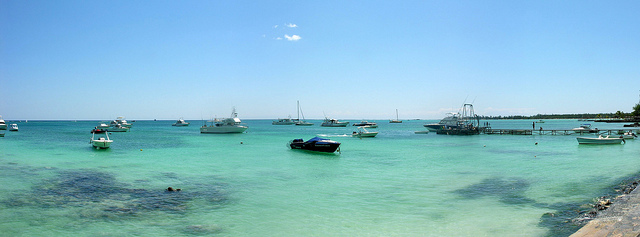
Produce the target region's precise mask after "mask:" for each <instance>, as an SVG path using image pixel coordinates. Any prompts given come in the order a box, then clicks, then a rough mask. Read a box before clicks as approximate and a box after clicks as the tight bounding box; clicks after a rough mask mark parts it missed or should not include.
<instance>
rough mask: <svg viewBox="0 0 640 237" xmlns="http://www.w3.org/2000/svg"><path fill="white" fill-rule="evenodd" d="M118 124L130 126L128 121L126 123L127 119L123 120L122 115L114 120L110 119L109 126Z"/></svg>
mask: <svg viewBox="0 0 640 237" xmlns="http://www.w3.org/2000/svg"><path fill="white" fill-rule="evenodd" d="M118 124H120V126H122V127H125V128H131V125H132V124H130V123H127V120H124V117H122V116H119V117H118V118H116V120H113V121H111V124H110V125H111V127H115V126H116V125H118Z"/></svg>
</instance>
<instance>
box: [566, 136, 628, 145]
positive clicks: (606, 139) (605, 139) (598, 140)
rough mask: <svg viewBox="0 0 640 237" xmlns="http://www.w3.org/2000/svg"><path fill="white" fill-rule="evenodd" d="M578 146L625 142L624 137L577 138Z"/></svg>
mask: <svg viewBox="0 0 640 237" xmlns="http://www.w3.org/2000/svg"><path fill="white" fill-rule="evenodd" d="M576 139H577V140H578V144H620V143H623V142H625V141H624V139H623V138H622V137H609V136H606V137H603V136H598V137H576Z"/></svg>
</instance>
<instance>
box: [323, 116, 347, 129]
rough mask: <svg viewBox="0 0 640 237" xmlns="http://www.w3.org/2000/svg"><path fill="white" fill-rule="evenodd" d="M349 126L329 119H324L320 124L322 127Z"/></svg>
mask: <svg viewBox="0 0 640 237" xmlns="http://www.w3.org/2000/svg"><path fill="white" fill-rule="evenodd" d="M348 124H349V122H340V121H338V120H337V119H330V118H326V117H325V119H324V122H322V125H321V126H323V127H346V126H347V125H348Z"/></svg>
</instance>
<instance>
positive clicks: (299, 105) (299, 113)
mask: <svg viewBox="0 0 640 237" xmlns="http://www.w3.org/2000/svg"><path fill="white" fill-rule="evenodd" d="M298 122H300V101H299V100H298Z"/></svg>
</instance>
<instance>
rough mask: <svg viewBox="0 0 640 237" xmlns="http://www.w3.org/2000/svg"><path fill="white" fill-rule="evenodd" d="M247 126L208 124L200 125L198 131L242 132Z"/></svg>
mask: <svg viewBox="0 0 640 237" xmlns="http://www.w3.org/2000/svg"><path fill="white" fill-rule="evenodd" d="M248 128H249V127H247V126H217V127H216V126H213V127H211V126H210V127H201V128H200V133H243V132H244V131H246V130H247V129H248Z"/></svg>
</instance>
